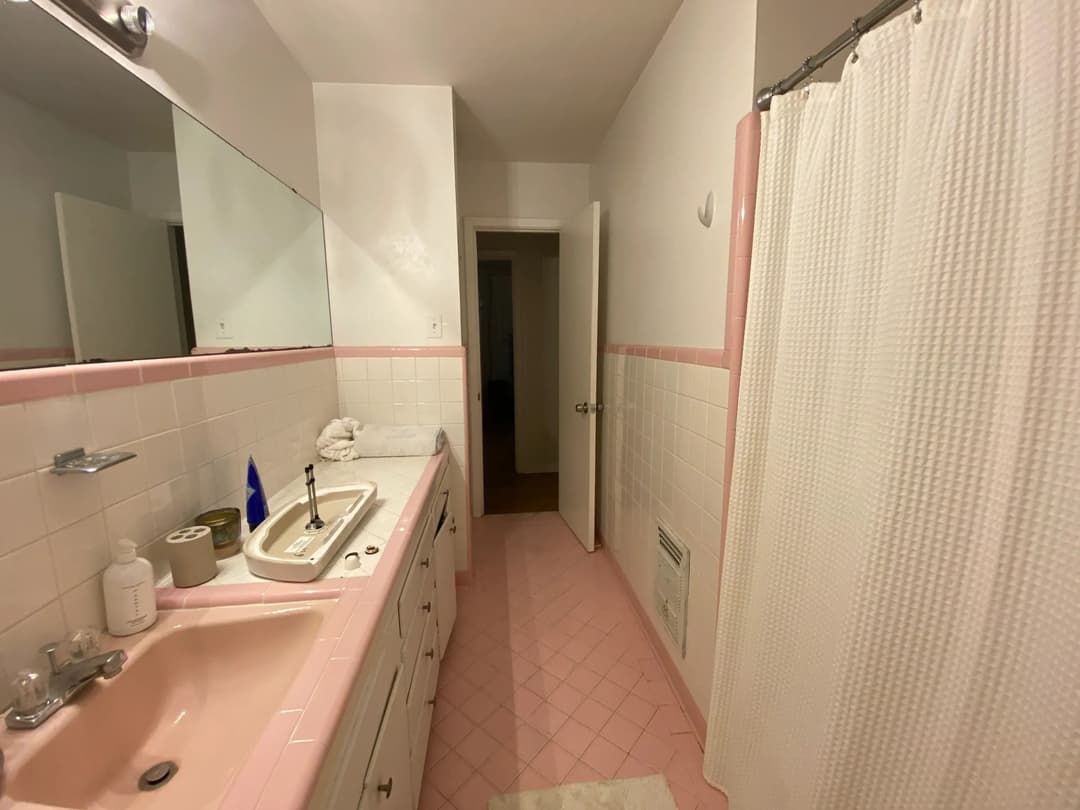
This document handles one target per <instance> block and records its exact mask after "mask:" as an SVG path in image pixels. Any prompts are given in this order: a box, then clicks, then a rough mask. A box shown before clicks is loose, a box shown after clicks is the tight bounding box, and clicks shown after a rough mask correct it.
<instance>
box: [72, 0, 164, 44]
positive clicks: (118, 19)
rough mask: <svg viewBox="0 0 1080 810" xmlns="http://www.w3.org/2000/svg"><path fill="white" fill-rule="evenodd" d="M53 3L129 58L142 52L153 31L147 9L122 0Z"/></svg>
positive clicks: (79, 0)
mask: <svg viewBox="0 0 1080 810" xmlns="http://www.w3.org/2000/svg"><path fill="white" fill-rule="evenodd" d="M56 4H57V5H59V6H60V7H61V8H62V9H64V10H65V11H67V12H68V13H69V14H71V15H72V16H73V17H77V18H78V19H80V20H82V22H84V23H85V24H86V25H88V26H89V27H90V28H92V29H93V30H94V32H95V33H96V34H98V35H99V36H102V37H104V38H105V39H107V40H108V41H109V42H110V43H111V44H112V45H113V46H114V47H116V48H118V49H119V50H121V51H123V52H124V53H126V54H127V55H128V56H130V57H132V58H136V57H139V56H142V54H143V51H145V50H146V44H147V42H149V41H150V37H151V36H152V35H153V33H154V17H153V15H152V14H151V13H150V9H148V8H146V6H140V5H137V4H135V3H129V2H127V1H126V0H56Z"/></svg>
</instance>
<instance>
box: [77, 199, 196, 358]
mask: <svg viewBox="0 0 1080 810" xmlns="http://www.w3.org/2000/svg"><path fill="white" fill-rule="evenodd" d="M56 219H57V224H58V225H59V229H60V258H61V261H62V263H63V266H64V287H65V289H66V290H67V303H68V316H69V317H70V319H71V337H72V340H73V343H74V346H75V360H76V361H78V362H82V361H85V360H96V359H104V360H137V359H141V358H147V357H176V356H177V355H181V354H184V347H183V341H182V339H181V337H180V334H181V328H180V315H179V309H178V307H177V291H176V287H177V282H176V279H175V277H174V272H173V260H172V247H171V246H170V244H169V229H168V226H167V225H166V224H165V223H164V222H162V221H161V220H159V219H152V218H151V217H147V216H143V215H142V214H136V213H134V212H133V211H125V210H123V209H121V208H114V207H113V206H111V205H105V204H104V203H99V202H93V201H91V200H84V199H82V198H80V197H73V196H72V195H70V194H59V193H58V194H57V195H56Z"/></svg>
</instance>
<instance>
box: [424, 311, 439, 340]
mask: <svg viewBox="0 0 1080 810" xmlns="http://www.w3.org/2000/svg"><path fill="white" fill-rule="evenodd" d="M427 336H428V337H429V338H441V337H442V315H432V316H431V317H430V318H428V335H427Z"/></svg>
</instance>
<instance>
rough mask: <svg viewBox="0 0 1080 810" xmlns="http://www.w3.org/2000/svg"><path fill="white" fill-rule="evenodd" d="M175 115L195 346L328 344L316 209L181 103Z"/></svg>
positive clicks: (323, 261)
mask: <svg viewBox="0 0 1080 810" xmlns="http://www.w3.org/2000/svg"><path fill="white" fill-rule="evenodd" d="M174 122H175V132H176V161H177V166H178V167H179V175H180V195H181V198H182V200H183V207H184V244H185V246H186V248H187V261H188V280H189V282H190V288H191V309H192V312H193V313H194V317H195V338H196V343H197V345H198V346H199V347H200V348H204V349H206V348H215V349H220V348H230V347H263V348H267V347H282V346H326V345H329V344H330V342H331V334H330V311H329V302H328V297H327V296H328V293H327V282H326V271H325V267H326V258H325V252H324V247H323V233H322V216H321V214H320V212H319V209H317V208H316V207H315V206H313V205H312V204H311V203H309V202H308V201H307V200H305V199H304V198H303V197H300V196H298V195H297V194H295V193H294V192H293V191H292V190H291V189H288V188H286V187H285V186H283V185H282V184H281V183H280V182H278V180H277V179H276V178H274V177H272V176H271V175H269V174H267V173H266V172H265V171H263V170H262V169H261V168H260V167H259V166H257V165H255V164H254V163H252V162H251V161H250V160H248V159H247V158H246V157H245V156H244V155H242V154H240V153H239V152H237V151H236V150H235V149H233V148H232V147H231V146H229V145H228V144H227V143H225V142H224V141H222V140H221V139H220V138H219V137H218V136H217V135H215V134H214V133H213V132H211V131H210V130H208V129H207V128H206V127H204V126H203V125H202V124H200V123H199V122H198V121H196V120H195V119H193V118H192V117H191V116H189V115H188V114H187V113H185V112H183V111H182V110H174ZM222 322H224V324H225V327H224V332H225V334H224V335H222V334H221V331H222V330H221V327H220V324H221V323H222Z"/></svg>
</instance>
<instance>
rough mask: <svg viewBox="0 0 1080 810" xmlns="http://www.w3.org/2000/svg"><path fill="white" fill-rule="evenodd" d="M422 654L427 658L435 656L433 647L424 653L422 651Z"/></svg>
mask: <svg viewBox="0 0 1080 810" xmlns="http://www.w3.org/2000/svg"><path fill="white" fill-rule="evenodd" d="M424 655H426V656H427V657H428V658H434V657H435V650H434V649H431V650H428V651H427V652H426V653H424Z"/></svg>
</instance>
